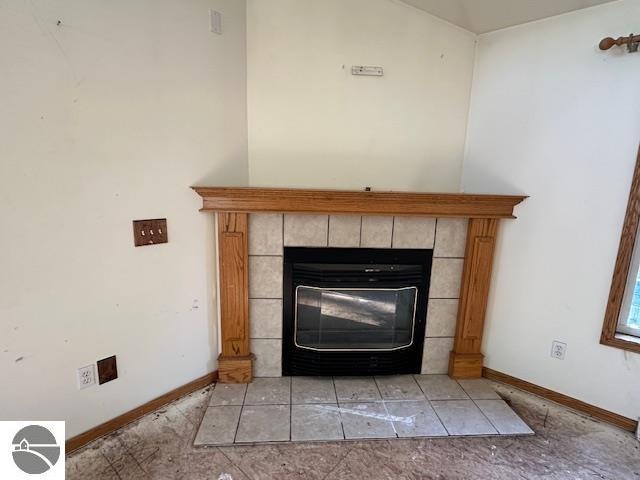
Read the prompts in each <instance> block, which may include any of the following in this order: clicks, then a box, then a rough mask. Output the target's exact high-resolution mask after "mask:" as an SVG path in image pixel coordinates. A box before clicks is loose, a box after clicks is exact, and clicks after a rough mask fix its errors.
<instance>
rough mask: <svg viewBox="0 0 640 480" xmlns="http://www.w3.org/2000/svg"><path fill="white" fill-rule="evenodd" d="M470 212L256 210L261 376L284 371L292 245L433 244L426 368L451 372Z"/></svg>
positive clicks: (253, 275) (257, 366)
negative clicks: (287, 260) (287, 258)
mask: <svg viewBox="0 0 640 480" xmlns="http://www.w3.org/2000/svg"><path fill="white" fill-rule="evenodd" d="M467 223H468V220H467V219H465V218H438V219H435V218H425V217H391V216H382V217H381V216H365V217H363V216H360V215H342V216H334V215H297V214H284V215H283V214H278V213H276V214H263V213H258V214H250V215H249V232H251V233H250V235H249V324H250V331H249V337H250V340H251V341H250V346H251V352H252V353H253V354H254V355H255V357H256V359H255V363H254V365H253V375H254V376H255V377H279V376H280V375H281V372H282V369H281V363H282V356H281V353H282V295H283V292H282V264H283V262H282V259H283V252H284V247H351V248H358V247H361V248H366V247H368V248H424V249H433V267H432V270H431V286H430V289H429V302H428V309H427V330H426V338H425V345H424V353H423V356H422V373H447V370H448V367H449V352H450V351H451V349H452V348H453V337H454V333H455V327H456V313H457V311H458V298H459V295H460V281H461V278H462V264H463V261H464V248H465V243H466V237H467Z"/></svg>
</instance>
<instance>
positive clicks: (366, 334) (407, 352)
mask: <svg viewBox="0 0 640 480" xmlns="http://www.w3.org/2000/svg"><path fill="white" fill-rule="evenodd" d="M432 254H433V251H432V250H430V249H377V248H303V247H286V248H285V249H284V280H283V341H282V373H283V375H391V374H401V373H420V370H421V364H422V351H423V346H424V336H425V323H426V311H427V299H428V293H429V275H430V272H431V261H432Z"/></svg>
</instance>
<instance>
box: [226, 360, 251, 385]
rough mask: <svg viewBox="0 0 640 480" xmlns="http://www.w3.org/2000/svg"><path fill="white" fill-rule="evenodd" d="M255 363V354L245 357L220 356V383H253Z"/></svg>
mask: <svg viewBox="0 0 640 480" xmlns="http://www.w3.org/2000/svg"><path fill="white" fill-rule="evenodd" d="M254 361H255V356H254V355H253V354H250V355H246V356H244V357H234V356H228V357H224V356H222V355H220V356H218V374H219V376H220V383H251V381H252V380H253V362H254Z"/></svg>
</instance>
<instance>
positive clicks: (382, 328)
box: [294, 285, 418, 351]
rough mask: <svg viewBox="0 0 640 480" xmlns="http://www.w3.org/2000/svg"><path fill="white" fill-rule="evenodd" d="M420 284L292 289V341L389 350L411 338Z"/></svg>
mask: <svg viewBox="0 0 640 480" xmlns="http://www.w3.org/2000/svg"><path fill="white" fill-rule="evenodd" d="M417 294H418V289H417V288H416V287H406V288H372V289H366V288H320V287H313V286H305V285H299V286H297V287H296V290H295V327H294V328H295V330H294V341H295V345H296V346H297V347H299V348H302V349H307V350H317V351H392V350H398V349H402V348H406V347H409V346H411V345H412V344H413V332H414V330H415V329H414V323H415V314H416V301H417Z"/></svg>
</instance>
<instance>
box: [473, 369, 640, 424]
mask: <svg viewBox="0 0 640 480" xmlns="http://www.w3.org/2000/svg"><path fill="white" fill-rule="evenodd" d="M482 375H483V376H484V377H485V378H488V379H489V380H494V381H496V382H500V383H506V384H507V385H512V386H514V387H517V388H519V389H520V390H524V391H526V392H529V393H533V394H535V395H538V396H539V397H542V398H546V399H547V400H551V401H553V402H556V403H559V404H560V405H564V406H565V407H569V408H572V409H573V410H577V411H578V412H581V413H586V414H587V415H590V416H592V417H594V418H597V419H598V420H602V421H604V422H607V423H611V424H612V425H615V426H616V427H620V428H622V429H624V430H629V431H631V432H635V431H636V429H637V428H638V422H637V421H635V420H632V419H631V418H627V417H623V416H622V415H619V414H617V413H613V412H610V411H608V410H605V409H603V408H600V407H596V406H595V405H591V404H589V403H586V402H583V401H582V400H577V399H575V398H573V397H569V396H567V395H564V394H562V393H558V392H554V391H553V390H549V389H548V388H544V387H540V386H538V385H535V384H533V383H529V382H527V381H525V380H521V379H519V378H516V377H512V376H511V375H507V374H506V373H502V372H498V371H496V370H491V369H490V368H487V367H485V368H483V369H482Z"/></svg>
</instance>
